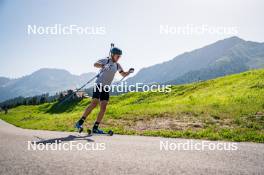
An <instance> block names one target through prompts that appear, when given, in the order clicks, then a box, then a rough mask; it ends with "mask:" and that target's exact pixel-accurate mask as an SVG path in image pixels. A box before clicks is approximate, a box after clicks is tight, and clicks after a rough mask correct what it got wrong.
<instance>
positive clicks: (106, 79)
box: [95, 57, 123, 86]
mask: <svg viewBox="0 0 264 175" xmlns="http://www.w3.org/2000/svg"><path fill="white" fill-rule="evenodd" d="M96 63H99V64H102V65H106V64H109V65H110V69H109V70H107V71H104V72H102V70H103V69H101V70H100V72H102V73H101V76H100V77H98V78H97V79H96V82H95V83H97V84H102V85H103V86H105V85H111V83H112V81H113V79H114V77H115V73H116V72H117V71H118V72H120V73H121V72H123V69H122V67H121V66H120V64H119V63H115V62H113V61H112V59H110V58H108V57H107V58H104V59H100V60H98V61H97V62H96Z"/></svg>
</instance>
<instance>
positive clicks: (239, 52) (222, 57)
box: [127, 37, 264, 84]
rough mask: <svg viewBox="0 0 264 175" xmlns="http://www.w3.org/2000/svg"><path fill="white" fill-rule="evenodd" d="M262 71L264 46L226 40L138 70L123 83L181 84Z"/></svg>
mask: <svg viewBox="0 0 264 175" xmlns="http://www.w3.org/2000/svg"><path fill="white" fill-rule="evenodd" d="M255 68H264V43H257V42H251V41H245V40H243V39H240V38H238V37H230V38H226V39H224V40H220V41H217V42H215V43H213V44H210V45H208V46H205V47H202V48H200V49H196V50H193V51H191V52H186V53H184V54H181V55H179V56H176V57H175V58H173V59H172V60H170V61H167V62H164V63H161V64H157V65H153V66H150V67H147V68H144V69H142V70H140V71H139V72H138V73H137V74H136V75H135V76H134V77H132V78H129V79H128V80H127V81H128V82H129V83H130V84H134V83H153V82H158V83H167V84H183V83H189V82H195V81H197V80H208V79H212V78H216V77H220V76H224V75H229V74H234V73H239V72H244V71H246V70H249V69H255Z"/></svg>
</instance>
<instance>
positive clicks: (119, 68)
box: [117, 63, 129, 77]
mask: <svg viewBox="0 0 264 175" xmlns="http://www.w3.org/2000/svg"><path fill="white" fill-rule="evenodd" d="M117 64H118V72H119V73H120V75H122V77H126V76H128V75H129V71H127V72H125V71H124V70H123V68H122V67H121V65H120V64H119V63H117Z"/></svg>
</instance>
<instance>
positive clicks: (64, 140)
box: [34, 135, 94, 144]
mask: <svg viewBox="0 0 264 175" xmlns="http://www.w3.org/2000/svg"><path fill="white" fill-rule="evenodd" d="M35 137H36V138H37V139H39V141H34V143H36V144H40V143H42V144H47V143H60V142H67V141H77V140H86V141H87V142H94V140H92V139H90V138H88V137H89V136H87V135H86V136H74V135H69V136H67V137H60V138H53V139H46V140H45V139H42V138H40V137H38V136H35Z"/></svg>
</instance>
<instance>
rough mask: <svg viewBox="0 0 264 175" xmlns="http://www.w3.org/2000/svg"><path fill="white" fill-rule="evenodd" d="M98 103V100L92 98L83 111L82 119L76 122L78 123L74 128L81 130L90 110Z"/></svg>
mask: <svg viewBox="0 0 264 175" xmlns="http://www.w3.org/2000/svg"><path fill="white" fill-rule="evenodd" d="M98 102H99V99H97V98H93V99H92V101H91V103H90V104H89V106H88V107H87V108H86V109H85V111H84V113H83V115H82V117H81V118H80V119H79V120H78V122H77V123H76V124H75V127H76V128H78V129H80V128H82V125H83V123H84V121H85V119H86V118H87V116H88V115H89V114H90V113H91V112H92V110H93V109H94V108H95V107H96V106H97V104H98Z"/></svg>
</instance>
